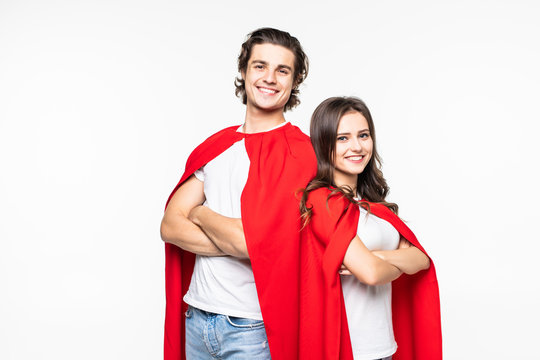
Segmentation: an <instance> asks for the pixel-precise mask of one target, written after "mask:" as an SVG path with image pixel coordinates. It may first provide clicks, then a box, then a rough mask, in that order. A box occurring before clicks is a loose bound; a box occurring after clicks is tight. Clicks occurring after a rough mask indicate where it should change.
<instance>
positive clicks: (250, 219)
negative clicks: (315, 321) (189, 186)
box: [164, 124, 316, 360]
mask: <svg viewBox="0 0 540 360" xmlns="http://www.w3.org/2000/svg"><path fill="white" fill-rule="evenodd" d="M237 128H238V127H237V126H234V127H229V128H227V129H224V130H222V131H220V132H218V133H216V134H214V135H212V136H211V137H209V138H208V139H207V140H206V141H204V142H203V143H202V144H201V145H199V146H198V147H197V148H196V149H195V150H194V151H193V152H192V154H191V155H190V156H189V158H188V161H187V164H186V170H185V172H184V175H182V178H181V179H180V182H179V183H178V185H177V186H176V187H175V189H174V190H173V192H172V194H171V195H170V196H169V200H168V201H167V204H168V202H169V201H170V199H171V197H172V196H173V194H174V192H175V191H176V189H178V187H179V186H180V185H181V184H182V183H183V182H184V181H185V180H187V179H188V178H189V176H191V174H193V172H194V171H195V170H197V169H198V168H200V167H201V166H203V165H205V164H206V163H208V162H209V161H210V160H212V159H214V158H215V157H216V156H218V155H219V154H221V153H222V152H223V151H225V150H226V149H227V148H229V147H230V146H231V145H232V144H234V143H235V142H237V141H239V140H241V139H245V144H246V150H247V153H248V156H249V159H250V168H249V175H248V180H247V183H246V186H245V187H244V191H243V193H242V197H241V206H242V223H243V226H244V233H245V236H246V243H247V247H248V252H249V255H250V258H251V265H252V268H253V274H254V276H255V284H256V287H257V293H258V297H259V304H260V307H261V312H262V316H263V319H264V324H265V328H266V334H267V337H268V344H269V347H270V353H271V355H272V359H274V360H281V359H291V360H292V359H296V358H297V353H298V343H299V341H298V313H299V306H298V299H299V287H300V285H299V278H298V274H299V273H300V269H299V264H300V243H299V241H300V222H299V208H298V200H297V199H296V197H295V192H296V190H298V189H299V188H303V187H305V186H306V185H307V183H308V182H309V180H311V179H312V178H313V176H315V172H316V158H315V153H314V152H313V148H312V146H311V142H310V140H309V137H308V136H307V135H305V134H304V133H302V131H300V130H299V129H298V128H297V127H295V126H292V125H291V124H286V125H284V126H283V127H280V128H278V129H275V130H271V131H269V132H263V133H256V134H243V133H239V132H237V131H236V129H237ZM194 262H195V256H194V254H192V253H190V252H187V251H183V250H181V249H180V248H178V247H176V246H174V245H171V244H165V287H166V301H167V306H166V314H165V345H164V359H165V360H180V359H185V353H184V344H185V338H184V337H185V331H184V326H185V325H184V324H185V323H184V314H185V311H186V308H187V305H186V304H185V303H184V302H183V301H182V297H183V295H184V294H185V293H186V292H187V290H188V288H189V283H190V281H191V274H192V272H193V265H194Z"/></svg>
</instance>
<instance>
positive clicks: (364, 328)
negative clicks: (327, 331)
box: [341, 207, 400, 360]
mask: <svg viewBox="0 0 540 360" xmlns="http://www.w3.org/2000/svg"><path fill="white" fill-rule="evenodd" d="M366 214H367V212H366V210H364V209H363V208H362V207H360V219H359V220H358V232H357V233H358V236H359V237H360V239H361V240H362V242H363V243H364V245H366V247H367V248H368V249H369V250H395V249H396V248H397V247H398V245H399V237H400V236H399V233H398V232H397V230H396V229H395V228H394V227H393V226H392V225H391V224H390V223H389V222H387V221H386V220H383V219H381V218H379V217H377V216H375V215H373V214H369V215H367V216H366ZM341 285H342V289H343V297H344V300H345V310H346V312H347V322H348V324H349V333H350V336H351V343H352V348H353V356H354V359H355V360H373V359H379V358H384V357H387V356H390V355H392V354H393V353H395V352H396V350H397V344H396V341H395V340H394V330H393V328H392V284H391V283H388V284H384V285H376V286H370V285H366V284H364V283H361V282H360V281H359V280H358V279H357V278H356V277H354V276H351V275H347V276H346V275H342V276H341Z"/></svg>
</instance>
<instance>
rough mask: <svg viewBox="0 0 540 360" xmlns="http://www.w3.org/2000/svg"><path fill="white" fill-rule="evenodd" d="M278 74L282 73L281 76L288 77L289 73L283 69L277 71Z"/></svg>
mask: <svg viewBox="0 0 540 360" xmlns="http://www.w3.org/2000/svg"><path fill="white" fill-rule="evenodd" d="M279 72H280V73H282V74H283V75H288V74H289V71H288V70H285V69H281V70H279Z"/></svg>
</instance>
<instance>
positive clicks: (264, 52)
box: [242, 44, 294, 111]
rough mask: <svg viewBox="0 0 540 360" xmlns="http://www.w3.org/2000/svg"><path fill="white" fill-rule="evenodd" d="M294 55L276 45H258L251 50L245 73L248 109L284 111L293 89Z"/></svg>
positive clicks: (243, 75) (243, 73) (243, 74)
mask: <svg viewBox="0 0 540 360" xmlns="http://www.w3.org/2000/svg"><path fill="white" fill-rule="evenodd" d="M293 75H294V54H293V52H292V51H290V50H289V49H287V48H285V47H283V46H280V45H274V44H257V45H255V46H253V48H252V49H251V57H250V58H249V60H248V64H247V68H246V70H245V71H243V72H242V77H243V79H244V82H245V87H246V96H247V106H248V107H250V106H254V107H256V108H258V109H260V110H264V111H275V110H278V109H283V108H284V107H285V104H287V101H289V97H290V96H291V90H292V87H293Z"/></svg>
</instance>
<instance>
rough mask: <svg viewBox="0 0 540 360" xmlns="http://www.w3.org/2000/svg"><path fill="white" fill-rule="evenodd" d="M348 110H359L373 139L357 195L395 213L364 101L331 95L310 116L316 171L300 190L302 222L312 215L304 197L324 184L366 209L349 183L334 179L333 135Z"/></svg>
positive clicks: (359, 181) (334, 193)
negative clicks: (387, 199)
mask: <svg viewBox="0 0 540 360" xmlns="http://www.w3.org/2000/svg"><path fill="white" fill-rule="evenodd" d="M350 112H359V113H360V114H362V115H363V116H364V117H365V118H366V120H367V123H368V126H369V132H370V135H371V138H372V140H373V153H372V154H373V155H372V157H371V159H370V160H369V163H368V164H367V165H366V167H365V169H364V171H363V172H362V173H361V174H359V175H358V180H357V184H356V189H357V192H358V195H359V196H360V197H361V198H362V199H364V200H367V201H370V202H374V203H381V204H384V205H385V206H386V207H388V208H389V209H390V210H392V211H393V212H394V213H396V214H397V212H398V206H397V204H395V203H389V202H387V201H386V195H388V192H389V190H390V188H389V187H388V185H387V184H386V180H385V179H384V176H383V173H382V171H381V158H380V156H379V153H378V152H377V141H376V136H375V125H374V124H373V118H372V117H371V113H370V112H369V109H368V107H367V106H366V104H365V103H364V102H363V101H362V100H360V99H358V98H356V97H332V98H329V99H326V100H324V101H323V102H322V103H321V104H320V105H319V106H317V108H316V109H315V112H313V115H312V117H311V125H310V136H311V143H312V144H313V149H314V150H315V155H317V175H316V176H315V178H313V180H311V182H310V183H309V184H308V186H307V187H306V188H305V189H303V190H302V198H301V201H300V212H301V213H302V219H303V221H304V225H306V224H307V223H308V222H309V220H310V218H311V211H312V209H311V208H308V207H307V205H306V201H307V198H308V195H309V193H310V192H311V191H313V190H315V189H318V188H321V187H327V188H330V189H332V192H331V193H330V195H329V196H328V197H330V196H334V195H340V194H341V196H344V197H346V198H347V199H348V200H349V201H350V202H351V203H356V204H360V205H361V206H362V207H364V208H366V209H367V210H368V211H369V206H368V204H367V203H366V202H362V201H356V200H355V199H354V197H356V194H355V193H354V192H353V189H351V188H350V187H349V186H347V185H346V186H337V185H336V183H335V182H334V171H335V167H334V158H335V153H336V139H337V129H338V126H339V121H340V120H341V118H342V117H343V115H345V114H347V113H350Z"/></svg>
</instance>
